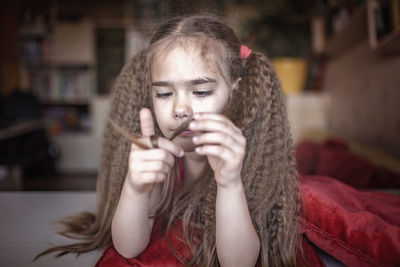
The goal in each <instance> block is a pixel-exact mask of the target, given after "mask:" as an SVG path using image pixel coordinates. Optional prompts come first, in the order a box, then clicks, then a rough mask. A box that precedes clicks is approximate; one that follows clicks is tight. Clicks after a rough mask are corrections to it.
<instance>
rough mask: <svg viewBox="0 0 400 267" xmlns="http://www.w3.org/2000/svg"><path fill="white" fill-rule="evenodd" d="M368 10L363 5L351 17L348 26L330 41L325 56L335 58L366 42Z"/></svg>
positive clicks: (325, 48) (323, 52)
mask: <svg viewBox="0 0 400 267" xmlns="http://www.w3.org/2000/svg"><path fill="white" fill-rule="evenodd" d="M366 25H367V9H366V5H365V4H361V5H360V6H359V7H358V8H357V9H356V10H355V11H354V12H353V14H352V15H351V17H350V20H349V22H348V25H347V26H346V27H345V28H344V29H343V30H342V31H341V32H339V33H337V34H335V35H333V36H332V37H331V38H329V39H328V41H327V42H326V45H325V47H324V49H323V51H322V54H323V55H325V56H333V55H335V54H338V53H340V52H341V51H343V50H345V49H347V48H349V47H351V46H353V45H355V44H357V43H359V42H360V41H362V40H364V39H365V38H366V37H367V35H368V32H367V26H366Z"/></svg>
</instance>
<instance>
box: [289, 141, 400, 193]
mask: <svg viewBox="0 0 400 267" xmlns="http://www.w3.org/2000/svg"><path fill="white" fill-rule="evenodd" d="M296 161H297V167H298V170H299V172H300V173H302V174H317V175H322V176H329V177H334V178H336V179H338V180H340V181H342V182H344V183H347V184H349V185H351V186H353V187H356V188H400V174H398V173H394V172H391V171H389V170H386V169H383V168H381V167H378V166H375V165H373V164H371V163H370V162H368V161H366V160H363V159H361V158H359V157H358V156H356V155H354V154H352V153H351V152H350V150H349V147H348V146H347V144H346V143H344V142H343V141H341V140H339V139H335V138H329V139H327V140H325V141H324V142H323V143H322V144H317V143H313V142H310V141H302V142H300V143H299V144H298V145H297V146H296Z"/></svg>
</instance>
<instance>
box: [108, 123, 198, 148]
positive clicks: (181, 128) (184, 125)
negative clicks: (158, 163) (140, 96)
mask: <svg viewBox="0 0 400 267" xmlns="http://www.w3.org/2000/svg"><path fill="white" fill-rule="evenodd" d="M191 121H192V118H191V117H189V118H188V119H187V120H186V121H185V122H184V123H182V124H181V126H179V127H178V129H176V131H175V132H174V134H173V135H172V136H171V138H169V140H171V141H172V140H174V139H175V137H177V136H178V135H180V134H181V133H182V132H183V131H184V130H186V129H187V127H188V126H189V123H190V122H191ZM110 124H111V126H112V127H113V128H114V130H115V131H116V132H117V133H119V134H120V135H122V136H123V137H124V138H126V139H127V140H129V141H131V142H132V143H134V144H135V145H137V146H138V147H140V148H141V149H151V148H154V145H153V147H151V146H149V145H146V144H143V143H142V142H141V141H139V138H140V137H137V136H135V135H133V134H131V133H129V132H128V131H127V130H125V129H123V128H122V127H121V126H119V125H118V124H117V123H115V122H114V121H112V120H110ZM156 137H159V136H156ZM153 140H154V139H153ZM153 140H151V141H152V143H153Z"/></svg>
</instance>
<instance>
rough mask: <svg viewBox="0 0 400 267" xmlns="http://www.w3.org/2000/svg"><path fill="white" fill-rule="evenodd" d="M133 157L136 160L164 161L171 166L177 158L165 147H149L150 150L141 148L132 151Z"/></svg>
mask: <svg viewBox="0 0 400 267" xmlns="http://www.w3.org/2000/svg"><path fill="white" fill-rule="evenodd" d="M131 157H132V159H134V160H135V161H136V160H138V161H163V162H165V163H166V164H167V165H168V166H169V167H170V168H172V166H174V162H175V158H174V156H172V154H171V153H169V152H168V151H166V150H164V149H148V150H139V151H132V152H131Z"/></svg>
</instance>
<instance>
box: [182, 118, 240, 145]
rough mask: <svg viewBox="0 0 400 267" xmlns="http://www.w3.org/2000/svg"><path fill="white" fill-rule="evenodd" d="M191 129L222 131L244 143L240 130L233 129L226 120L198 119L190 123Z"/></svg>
mask: <svg viewBox="0 0 400 267" xmlns="http://www.w3.org/2000/svg"><path fill="white" fill-rule="evenodd" d="M189 128H190V130H192V131H202V132H222V133H224V134H226V135H229V136H232V138H234V139H235V140H236V142H238V143H239V144H242V145H244V144H245V140H244V137H243V135H242V133H241V132H240V134H239V133H237V131H235V130H233V129H232V128H231V127H230V126H229V123H227V122H225V121H217V120H210V119H207V120H196V121H193V122H191V123H190V125H189Z"/></svg>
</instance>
